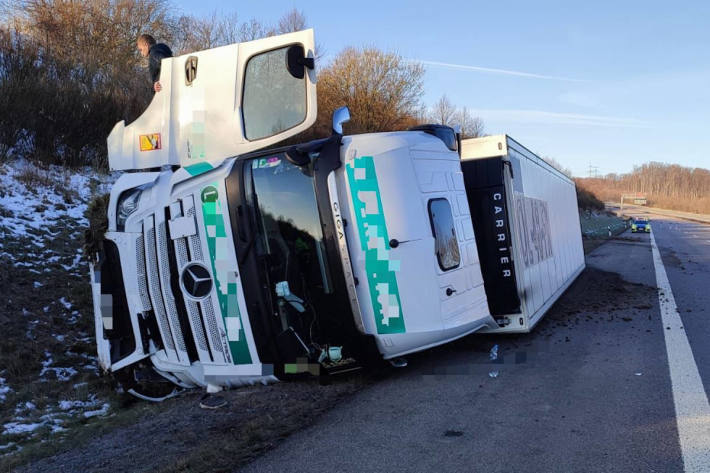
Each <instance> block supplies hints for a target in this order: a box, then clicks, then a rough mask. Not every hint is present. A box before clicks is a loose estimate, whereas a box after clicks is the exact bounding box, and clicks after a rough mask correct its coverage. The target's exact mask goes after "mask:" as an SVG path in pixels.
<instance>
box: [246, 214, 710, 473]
mask: <svg viewBox="0 0 710 473" xmlns="http://www.w3.org/2000/svg"><path fill="white" fill-rule="evenodd" d="M652 225H653V231H654V236H655V239H656V244H657V245H658V247H659V250H660V253H661V255H662V259H663V263H664V266H665V270H666V274H667V276H668V280H669V282H670V286H671V289H672V292H673V294H674V296H675V301H676V303H677V306H678V310H679V313H680V317H681V319H682V323H683V324H684V325H685V327H684V330H685V332H686V334H687V338H688V340H689V342H690V346H691V349H692V353H693V356H694V359H695V361H696V364H697V366H698V371H699V373H700V377H701V379H702V383H703V385H704V389H705V392H706V393H707V392H710V344H708V343H707V340H708V339H709V337H710V226H709V225H703V224H699V223H691V222H684V221H680V220H673V219H671V218H669V217H657V218H654V219H653V222H652ZM587 268H588V269H587V270H586V271H585V273H583V274H582V276H580V278H579V279H578V281H577V282H576V283H575V284H574V285H573V286H572V287H571V288H570V289H569V290H568V291H567V293H566V294H565V295H564V296H563V298H562V299H561V300H560V301H559V302H558V303H557V304H556V305H555V306H554V307H553V308H552V309H551V311H550V312H549V313H548V315H547V316H546V318H545V319H544V320H543V321H542V322H541V323H540V324H539V325H538V327H536V328H535V330H534V331H533V333H531V334H525V335H518V336H507V337H506V336H483V335H474V336H471V337H467V338H466V339H464V340H461V341H459V342H456V343H453V344H449V345H446V346H443V347H439V348H436V349H433V350H429V351H427V352H424V353H421V354H417V355H415V356H412V357H410V358H409V366H408V367H407V368H404V369H400V370H397V371H395V372H394V373H392V374H391V375H389V376H387V377H386V379H384V380H383V381H381V382H379V383H376V384H374V385H373V386H372V387H370V388H368V389H365V390H363V391H361V392H360V393H358V394H357V395H356V396H354V397H352V398H350V399H349V400H348V401H347V402H345V403H343V404H342V405H340V406H338V407H336V408H335V409H333V410H331V411H330V412H328V413H327V414H325V415H324V416H322V417H321V418H320V419H319V420H318V421H317V422H316V424H314V425H313V426H311V427H310V428H308V429H306V430H304V431H301V432H300V433H297V434H295V435H293V436H291V437H289V438H288V439H287V440H285V441H284V442H282V443H281V444H280V445H279V446H277V447H276V448H275V449H273V450H271V451H270V452H268V453H267V454H265V455H264V456H262V457H260V458H259V459H257V460H256V461H255V462H253V463H251V464H250V465H248V466H247V467H246V468H245V469H244V471H248V472H305V471H343V472H349V471H352V472H359V471H387V472H397V471H403V472H404V471H437V472H449V471H482V472H497V471H505V472H518V471H524V472H558V471H559V472H570V471H584V472H636V471H644V472H682V471H684V463H683V450H682V448H681V444H680V442H679V434H678V432H679V429H678V422H677V419H676V410H675V407H674V391H673V386H672V383H671V376H670V368H669V362H668V354H667V348H666V344H665V341H664V330H665V327H664V323H663V321H662V318H661V312H660V306H659V298H658V291H657V289H656V273H655V271H654V263H653V257H652V251H651V244H650V236H649V235H646V234H631V233H630V232H626V233H624V234H622V235H621V236H620V237H618V238H616V239H614V240H612V241H610V242H608V243H606V244H604V245H602V246H600V247H599V248H597V249H596V250H595V251H594V252H592V253H590V254H589V255H588V256H587ZM494 344H497V345H498V346H499V359H498V360H496V361H490V360H489V350H490V348H491V347H492V346H493V345H494ZM494 372H497V377H491V374H492V373H494ZM704 402H705V404H707V399H705V401H704ZM704 425H705V426H707V419H705V424H704ZM703 428H704V427H703ZM696 437H697V438H695V439H694V440H695V441H697V442H699V443H700V444H703V445H710V431H707V435H700V436H696Z"/></svg>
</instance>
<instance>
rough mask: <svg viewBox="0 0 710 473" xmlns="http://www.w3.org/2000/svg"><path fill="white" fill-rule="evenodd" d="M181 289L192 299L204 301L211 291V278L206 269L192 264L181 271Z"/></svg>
mask: <svg viewBox="0 0 710 473" xmlns="http://www.w3.org/2000/svg"><path fill="white" fill-rule="evenodd" d="M180 282H181V283H182V289H183V290H184V291H185V292H186V293H187V294H188V295H189V296H190V297H192V298H193V299H204V298H205V297H207V296H208V295H209V294H210V291H211V290H212V277H211V276H210V272H209V271H207V268H205V267H204V266H202V265H201V264H196V263H192V264H189V265H188V266H186V267H185V269H183V270H182V277H181V278H180Z"/></svg>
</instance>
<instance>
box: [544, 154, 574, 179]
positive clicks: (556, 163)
mask: <svg viewBox="0 0 710 473" xmlns="http://www.w3.org/2000/svg"><path fill="white" fill-rule="evenodd" d="M542 159H543V160H544V161H546V162H547V164H549V165H550V166H552V167H553V168H555V169H557V170H558V171H560V172H561V173H562V174H564V175H565V176H567V177H569V178H571V177H572V171H570V170H569V168H566V167H564V166H563V165H562V164H561V163H560V162H559V161H557V160H556V159H555V158H552V157H550V156H543V157H542Z"/></svg>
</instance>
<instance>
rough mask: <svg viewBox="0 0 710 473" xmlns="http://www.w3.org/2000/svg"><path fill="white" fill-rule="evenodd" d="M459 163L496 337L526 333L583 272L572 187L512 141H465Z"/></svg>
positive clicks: (501, 137)
mask: <svg viewBox="0 0 710 473" xmlns="http://www.w3.org/2000/svg"><path fill="white" fill-rule="evenodd" d="M461 159H462V168H463V170H464V175H465V176H466V182H467V193H468V198H469V205H470V207H471V208H472V213H473V214H475V215H476V217H475V218H474V230H475V231H476V238H477V242H478V243H479V245H478V248H479V253H481V254H479V257H480V259H481V261H482V272H483V275H484V279H485V280H486V293H487V295H488V299H489V306H490V309H491V313H492V314H493V315H494V316H495V318H496V320H497V321H499V324H500V325H501V327H500V328H498V329H495V330H493V331H502V332H526V331H529V330H531V329H532V327H533V326H534V325H535V324H536V323H537V322H538V321H539V320H540V318H541V317H542V316H543V315H544V314H545V312H546V311H547V310H548V309H549V308H550V306H552V304H553V303H554V302H555V301H556V300H557V299H558V298H559V296H560V295H561V294H562V293H563V292H564V291H565V290H566V289H567V287H569V285H570V284H571V283H572V282H573V281H574V279H575V278H576V277H577V276H578V275H579V273H581V271H582V270H583V269H584V252H583V249H582V235H581V231H580V226H579V213H578V210H577V195H576V190H575V185H574V182H573V181H572V180H571V179H570V178H569V177H567V176H565V175H564V174H562V173H561V172H560V171H558V170H557V169H555V168H553V167H552V166H550V165H549V164H548V163H547V162H545V161H544V160H542V159H541V158H539V157H538V156H536V155H535V154H534V153H532V152H531V151H530V150H528V149H526V148H525V147H524V146H522V145H520V144H519V143H518V142H516V141H515V140H513V139H512V138H510V137H508V136H507V135H498V136H490V137H485V138H479V139H472V140H464V141H463V143H462V157H461ZM471 161H476V163H473V165H472V163H471ZM480 174H486V176H481V175H480ZM499 194H504V195H505V199H504V202H502V203H501V201H500V200H497V199H498V197H497V196H499ZM482 201H485V202H482ZM489 208H490V210H488V209H489ZM476 220H477V221H476ZM477 225H478V227H477ZM493 253H494V256H493V257H492V254H493ZM508 255H509V256H510V259H512V265H509V266H506V265H504V264H503V263H502V262H507V261H508V260H507V258H508ZM486 265H487V266H488V267H485V266H486ZM506 268H508V269H506ZM506 276H509V277H511V278H512V279H513V280H514V283H511V281H510V278H509V279H507V280H506ZM515 292H517V294H515Z"/></svg>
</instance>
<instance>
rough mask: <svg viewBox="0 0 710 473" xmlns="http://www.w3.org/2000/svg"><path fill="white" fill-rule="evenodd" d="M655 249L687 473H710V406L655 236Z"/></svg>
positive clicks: (660, 297)
mask: <svg viewBox="0 0 710 473" xmlns="http://www.w3.org/2000/svg"><path fill="white" fill-rule="evenodd" d="M651 248H652V251H653V266H654V267H655V268H656V285H657V286H658V301H659V303H660V307H661V318H662V319H663V333H664V335H665V339H666V351H667V353H668V368H669V369H670V374H671V386H672V388H673V402H674V404H675V414H676V422H677V424H678V436H679V438H680V449H681V452H682V454H683V464H684V466H685V472H686V473H700V472H710V404H708V397H707V394H705V389H704V388H703V382H702V380H701V379H700V373H699V372H698V366H697V365H696V364H695V358H694V357H693V351H692V349H691V348H690V343H689V342H688V337H687V335H686V334H685V330H684V329H683V321H682V320H681V318H680V314H679V313H678V308H677V307H676V304H675V298H674V297H673V292H672V291H671V285H670V282H669V281H668V276H667V275H666V269H665V267H664V266H663V260H662V259H661V254H660V252H659V251H658V246H656V239H655V238H654V236H653V233H652V234H651Z"/></svg>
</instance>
